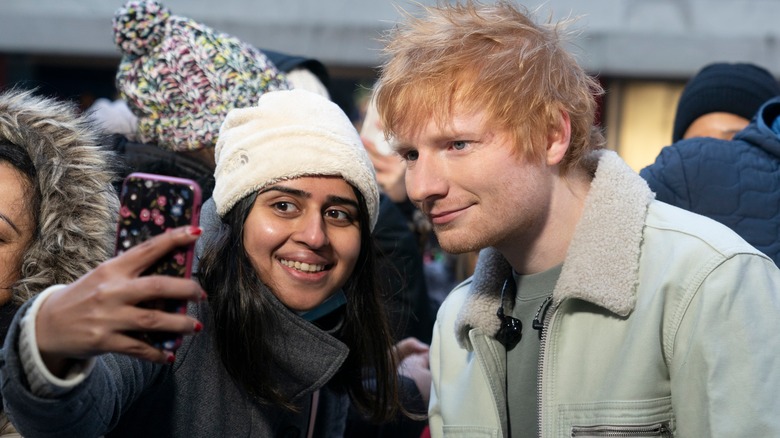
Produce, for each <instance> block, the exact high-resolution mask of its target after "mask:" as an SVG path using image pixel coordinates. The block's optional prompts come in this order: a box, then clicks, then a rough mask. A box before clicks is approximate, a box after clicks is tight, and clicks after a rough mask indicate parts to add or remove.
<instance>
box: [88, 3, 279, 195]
mask: <svg viewBox="0 0 780 438" xmlns="http://www.w3.org/2000/svg"><path fill="white" fill-rule="evenodd" d="M113 30H114V42H115V44H116V45H117V47H118V48H119V50H120V51H121V53H122V59H121V61H120V63H119V66H118V68H117V74H116V87H117V91H118V92H119V98H120V100H122V101H124V102H126V104H127V106H128V107H129V109H130V111H131V112H132V113H133V115H134V116H135V117H136V119H137V127H136V131H135V137H136V139H137V141H132V140H128V139H127V138H126V137H125V136H118V137H117V138H116V139H115V140H114V142H113V146H114V148H115V149H116V150H118V151H119V154H120V156H122V157H123V158H125V163H126V166H125V168H124V169H123V170H124V172H121V173H129V172H130V171H144V172H149V173H160V174H165V175H174V176H180V177H185V178H190V179H194V180H195V181H197V182H198V183H199V184H200V186H201V189H202V190H203V196H204V197H205V198H208V197H210V195H211V191H212V190H213V186H214V177H213V170H214V146H215V145H216V142H217V139H218V134H219V128H220V126H221V124H222V122H223V121H224V119H225V116H226V115H227V113H228V111H230V110H231V109H233V108H243V107H248V106H252V105H254V104H256V103H257V101H258V99H259V98H260V97H261V96H262V95H263V94H264V93H266V92H268V91H274V90H286V89H289V88H290V85H289V83H288V82H287V80H286V78H285V76H284V74H283V73H281V72H280V71H279V70H278V69H277V68H276V66H274V65H273V63H272V62H271V61H270V60H269V59H268V57H267V56H266V55H265V54H264V53H263V52H262V51H260V50H258V49H256V48H254V47H252V46H251V45H249V44H246V43H244V42H243V41H240V40H239V39H237V38H235V37H232V36H230V35H226V34H224V33H220V32H217V31H215V30H213V29H211V28H210V27H208V26H206V25H203V24H201V23H198V22H196V21H194V20H191V19H189V18H186V17H182V16H178V15H174V14H172V13H171V11H170V10H169V9H168V8H166V7H165V6H163V5H162V4H161V3H159V2H156V1H153V0H148V1H129V2H127V3H125V5H124V6H123V7H121V8H120V9H119V10H117V12H116V13H115V15H114V19H113ZM95 117H96V118H98V119H99V117H98V116H97V115H96V116H95ZM104 126H105V124H104Z"/></svg>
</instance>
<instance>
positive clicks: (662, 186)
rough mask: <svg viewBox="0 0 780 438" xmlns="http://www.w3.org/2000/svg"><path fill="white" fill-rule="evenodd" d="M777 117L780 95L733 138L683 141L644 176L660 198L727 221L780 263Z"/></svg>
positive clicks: (665, 152) (666, 150) (666, 151)
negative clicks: (775, 130)
mask: <svg viewBox="0 0 780 438" xmlns="http://www.w3.org/2000/svg"><path fill="white" fill-rule="evenodd" d="M778 116H780V97H776V98H773V99H771V100H769V101H767V102H766V103H765V104H764V105H763V106H762V107H761V108H760V109H759V110H758V113H757V114H756V116H755V117H754V118H753V120H752V121H751V123H750V125H748V126H747V127H746V128H745V129H744V130H742V131H741V132H739V133H737V135H735V136H734V139H733V140H731V141H727V140H718V139H714V138H708V137H700V138H692V139H688V140H680V141H678V142H676V143H674V144H672V145H671V146H667V147H665V148H664V149H662V150H661V153H660V154H659V156H658V158H656V161H655V163H653V164H651V165H649V166H647V167H645V168H644V169H642V171H641V172H640V175H641V176H642V177H643V178H644V179H645V180H647V183H648V184H649V185H650V188H651V189H652V190H653V191H654V192H656V195H657V199H658V200H660V201H663V202H666V203H669V204H672V205H675V206H677V207H681V208H684V209H686V210H689V211H692V212H694V213H698V214H701V215H704V216H707V217H709V218H712V219H714V220H716V221H718V222H720V223H722V224H724V225H726V226H728V227H729V228H731V229H732V230H734V231H735V232H737V234H739V235H740V236H742V238H743V239H745V240H746V241H747V242H748V243H750V244H751V245H753V246H754V247H756V248H757V249H759V250H760V251H761V252H763V253H765V254H766V255H768V256H769V257H771V258H772V259H773V260H774V261H775V264H776V265H778V266H780V138H778V134H775V133H774V132H773V131H772V129H771V126H772V122H774V121H775V119H776V118H778Z"/></svg>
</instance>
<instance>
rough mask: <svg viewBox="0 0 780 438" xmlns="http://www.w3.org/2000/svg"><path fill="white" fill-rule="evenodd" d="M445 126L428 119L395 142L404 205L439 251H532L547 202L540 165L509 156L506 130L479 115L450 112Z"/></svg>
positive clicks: (547, 182) (547, 175) (549, 181)
mask: <svg viewBox="0 0 780 438" xmlns="http://www.w3.org/2000/svg"><path fill="white" fill-rule="evenodd" d="M447 122H448V123H444V124H441V126H439V124H437V123H436V122H435V121H434V120H429V121H428V122H427V123H425V124H423V127H422V128H421V129H420V130H419V132H412V133H400V134H399V135H398V137H397V139H398V140H399V142H398V147H397V150H398V152H399V153H400V154H401V156H402V157H403V158H405V159H406V161H407V170H406V188H407V192H408V194H409V198H410V199H411V200H412V201H413V202H414V203H415V204H416V205H417V206H418V207H419V208H420V209H421V210H422V211H423V212H424V213H425V215H426V216H427V217H428V218H429V219H430V220H431V222H432V223H433V228H434V231H435V232H436V236H437V238H438V240H439V243H440V245H441V246H442V248H443V249H444V250H445V251H448V252H453V253H462V252H467V251H474V250H479V249H482V248H485V247H488V246H493V247H496V248H497V249H499V251H501V250H502V248H504V249H507V248H515V249H517V247H518V246H520V247H523V246H526V247H527V246H530V245H533V243H534V241H535V240H536V239H537V238H538V237H539V233H540V232H541V229H542V228H543V227H544V224H545V222H546V221H547V214H548V211H549V206H550V202H551V189H552V185H553V177H552V174H551V172H550V171H549V169H548V168H547V166H546V165H545V163H544V162H541V161H539V162H530V161H529V160H528V159H526V158H524V157H522V156H521V155H520V153H519V152H515V150H516V148H515V146H514V142H513V137H512V135H511V133H510V131H509V130H507V129H502V128H497V127H495V126H493V125H491V124H490V123H489V121H488V120H487V119H486V115H485V113H484V112H483V111H476V112H465V111H459V110H458V109H457V108H456V109H455V111H453V112H452V118H451V119H450V120H448V121H447Z"/></svg>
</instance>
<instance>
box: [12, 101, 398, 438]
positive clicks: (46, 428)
mask: <svg viewBox="0 0 780 438" xmlns="http://www.w3.org/2000/svg"><path fill="white" fill-rule="evenodd" d="M215 153H216V163H217V166H216V171H215V181H216V185H215V187H214V192H213V198H212V200H211V201H209V202H207V203H206V204H205V205H204V209H203V210H204V211H203V213H202V214H201V223H202V224H204V229H205V231H206V232H205V233H204V235H203V239H202V241H201V242H199V246H198V255H199V265H198V273H197V278H198V279H199V280H200V285H201V286H202V287H203V289H205V290H206V291H208V300H205V299H204V298H205V297H206V295H205V294H204V293H203V289H201V288H200V287H198V284H197V283H195V282H194V281H192V280H187V279H181V278H172V277H165V276H146V277H139V273H140V272H142V271H144V268H145V267H146V266H148V265H149V264H151V263H152V262H154V261H155V260H156V259H157V258H159V257H160V256H162V255H163V254H165V253H166V252H168V251H170V250H171V248H173V247H175V246H180V245H182V244H189V243H192V242H194V241H195V240H196V239H197V238H198V235H200V234H201V229H200V228H190V229H176V230H173V231H172V232H170V233H165V234H163V235H160V236H157V237H156V238H154V239H152V240H149V241H147V242H145V246H143V247H141V246H138V247H135V248H132V249H131V250H129V251H127V252H125V253H123V254H121V255H119V256H117V257H115V258H114V259H112V260H109V261H107V262H105V263H103V264H101V265H100V266H99V267H97V268H96V269H94V270H93V271H91V272H90V273H89V274H87V275H85V276H83V277H82V278H81V279H79V280H78V281H76V282H74V283H72V284H70V285H67V286H61V287H53V288H50V289H48V290H47V291H46V292H44V293H42V294H41V295H40V296H39V297H38V298H37V299H35V300H34V301H32V302H31V303H29V304H27V305H25V306H24V307H22V308H21V310H20V311H19V312H20V313H21V314H22V315H24V316H23V318H21V320H20V321H19V320H17V322H16V323H15V324H14V325H13V326H12V328H11V332H10V334H9V339H14V340H17V339H18V341H15V342H8V343H7V345H6V348H5V351H4V352H3V354H4V355H5V361H0V375H2V377H3V382H2V385H0V390H2V394H3V397H4V398H5V401H6V406H8V409H9V413H10V414H11V416H12V417H13V418H14V421H15V424H16V426H17V427H18V428H19V430H20V431H21V432H22V433H23V434H24V435H25V436H62V434H63V430H67V433H66V434H67V435H70V436H103V435H111V436H190V437H213V436H257V437H270V436H295V437H311V436H323V437H324V436H327V437H330V436H344V431H345V424H346V416H347V410H348V408H349V406H350V404H352V405H354V406H356V407H358V408H360V409H361V410H362V411H364V412H365V413H366V414H367V415H369V416H370V417H371V418H373V419H374V420H386V419H391V418H393V417H394V415H395V413H396V412H397V411H398V410H399V408H398V404H399V402H398V390H397V386H398V384H397V377H396V366H395V362H396V359H395V357H394V355H393V353H392V345H391V342H392V341H391V338H390V330H389V329H388V324H387V321H386V317H385V311H384V308H383V307H382V301H381V293H380V290H379V286H378V281H377V278H376V260H375V257H376V252H375V251H376V249H375V247H374V241H373V240H372V236H371V232H372V230H373V228H374V225H375V224H376V222H377V217H378V214H379V192H378V187H377V185H376V178H375V175H374V170H373V166H372V164H371V161H370V159H369V158H368V155H367V153H366V151H365V149H364V148H363V144H362V142H361V140H360V137H359V136H358V134H357V132H356V131H355V128H354V127H353V125H352V123H351V122H350V121H349V119H348V118H347V116H346V115H345V114H344V113H343V112H342V111H341V110H340V109H339V107H338V106H337V105H336V104H334V103H332V102H331V101H329V100H327V99H325V98H323V97H321V96H319V95H317V94H315V93H311V92H308V91H303V90H290V91H287V90H285V91H273V92H268V93H266V94H264V95H263V96H262V97H260V99H259V101H258V104H257V106H256V107H248V108H241V109H234V110H232V111H231V112H230V113H229V114H228V116H227V118H226V120H225V121H224V123H223V124H222V128H221V130H220V135H219V140H218V142H217V146H216V149H215ZM209 221H211V223H213V224H214V225H213V226H208V227H206V226H205V223H206V222H209ZM159 298H176V299H186V300H189V301H191V302H192V303H191V304H190V305H189V307H188V310H187V315H179V314H170V313H164V312H161V311H157V310H154V309H141V308H139V307H137V306H136V304H137V303H138V302H139V301H145V300H149V299H159ZM128 330H132V331H138V330H141V331H154V330H157V331H166V332H175V333H180V334H182V335H189V334H194V333H197V332H201V333H200V334H199V335H198V336H192V337H186V338H185V340H184V341H183V343H182V345H181V347H180V348H179V349H178V350H176V354H175V356H174V353H173V352H172V351H163V350H158V349H156V348H154V347H152V346H151V345H148V344H144V343H143V342H142V341H140V340H138V339H136V338H134V337H132V336H130V335H129V334H128V333H127V331H128ZM104 353H110V354H104ZM165 363H168V364H172V366H165V365H164V364H165ZM369 380H371V382H372V385H370V386H369V385H367V384H365V382H367V381H369Z"/></svg>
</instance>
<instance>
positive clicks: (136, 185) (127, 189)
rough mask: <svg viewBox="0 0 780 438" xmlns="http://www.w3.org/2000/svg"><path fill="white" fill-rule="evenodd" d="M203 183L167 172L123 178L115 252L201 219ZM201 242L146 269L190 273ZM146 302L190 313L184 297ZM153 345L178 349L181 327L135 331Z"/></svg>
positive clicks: (158, 272) (156, 272)
mask: <svg viewBox="0 0 780 438" xmlns="http://www.w3.org/2000/svg"><path fill="white" fill-rule="evenodd" d="M201 196H202V195H201V189H200V186H199V185H198V183H197V182H195V181H193V180H191V179H186V178H176V177H172V176H166V175H155V174H151V173H138V172H136V173H131V174H130V175H128V176H127V177H126V178H125V180H124V181H123V183H122V189H121V191H120V193H119V201H120V209H119V222H118V224H117V231H116V248H115V251H114V255H120V254H122V253H123V252H125V251H127V250H128V249H130V248H132V247H134V246H136V245H138V244H139V243H141V242H143V241H145V240H147V239H150V238H152V237H154V236H156V235H158V234H162V233H165V232H167V231H170V230H172V229H174V228H177V227H181V226H186V225H198V222H199V218H200V206H201V201H202V200H201ZM194 253H195V244H194V243H193V244H189V245H186V246H182V247H179V248H176V249H174V250H173V251H171V252H170V253H168V254H166V255H165V256H163V257H161V258H160V260H158V261H157V262H156V263H155V264H153V265H152V266H150V267H149V268H147V269H146V270H145V271H144V272H143V273H142V274H141V275H168V276H174V277H182V278H190V277H191V276H192V260H193V257H194ZM139 305H140V306H142V307H147V308H154V309H159V310H164V311H166V312H175V313H185V312H186V311H187V302H186V301H183V300H153V301H145V302H142V303H139ZM132 335H133V336H136V337H138V338H140V339H143V340H144V341H146V342H148V343H149V344H151V345H152V346H154V347H156V348H159V349H162V350H169V351H173V350H175V349H176V348H178V347H179V345H180V344H181V336H179V335H177V334H175V333H165V332H149V333H136V332H134V333H132Z"/></svg>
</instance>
